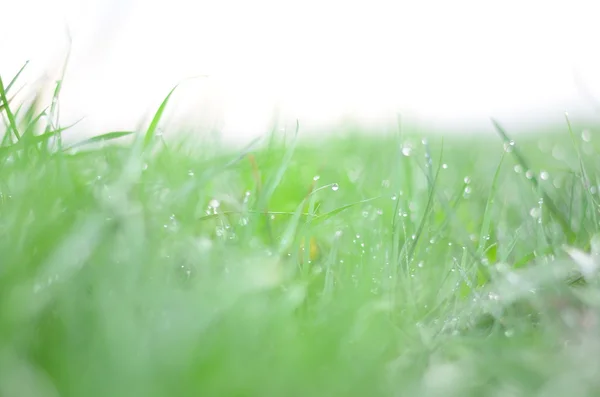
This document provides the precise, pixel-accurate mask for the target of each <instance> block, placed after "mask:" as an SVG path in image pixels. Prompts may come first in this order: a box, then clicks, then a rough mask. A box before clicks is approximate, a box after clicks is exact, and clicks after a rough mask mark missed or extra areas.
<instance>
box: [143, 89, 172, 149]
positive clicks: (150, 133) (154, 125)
mask: <svg viewBox="0 0 600 397" xmlns="http://www.w3.org/2000/svg"><path fill="white" fill-rule="evenodd" d="M177 87H179V84H177V85H176V86H175V87H173V88H171V91H169V93H168V94H167V96H166V97H165V99H163V101H162V103H161V104H160V106H159V107H158V109H157V110H156V113H154V117H152V121H151V122H150V125H149V126H148V129H147V130H146V134H145V135H144V148H147V147H148V146H150V144H151V143H152V141H153V140H154V137H155V136H156V130H157V129H158V123H159V122H160V120H161V119H162V116H163V114H164V112H165V109H166V107H167V104H168V103H169V99H171V95H173V92H175V89H177Z"/></svg>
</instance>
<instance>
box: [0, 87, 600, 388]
mask: <svg viewBox="0 0 600 397" xmlns="http://www.w3.org/2000/svg"><path fill="white" fill-rule="evenodd" d="M11 89H12V90H14V88H12V87H11V86H10V84H0V94H1V95H0V106H1V111H2V117H3V120H4V126H3V127H1V128H3V129H2V130H0V131H1V132H3V144H2V146H1V147H0V233H1V236H0V237H1V238H0V396H166V395H180V396H196V395H201V396H263V397H264V396H424V397H425V396H498V397H501V396H502V397H504V396H507V397H508V396H511V397H512V396H564V395H569V396H570V397H574V396H596V395H599V394H600V377H598V376H597V375H598V374H599V373H600V358H599V357H600V338H598V335H599V331H600V323H599V322H598V315H599V314H600V286H599V283H598V277H597V274H596V269H597V266H598V264H600V262H599V259H598V255H600V235H598V234H597V232H598V228H599V223H598V220H599V217H600V213H599V212H598V209H599V207H598V204H599V201H600V197H599V196H598V194H599V193H598V189H599V187H600V186H599V184H600V181H599V179H598V177H599V172H600V162H599V160H598V159H599V157H598V153H599V149H600V147H599V142H600V138H598V136H597V135H596V131H595V130H592V131H590V130H585V129H584V128H585V126H575V125H574V126H573V127H570V125H569V123H568V122H567V120H566V121H565V124H564V125H563V126H556V128H555V131H556V132H555V133H552V134H539V135H535V134H534V135H527V136H520V137H512V138H513V139H515V141H511V138H510V137H508V136H505V135H503V134H505V133H504V132H503V130H502V127H501V126H500V125H497V126H496V127H497V129H498V132H499V134H498V136H497V137H489V136H488V137H486V138H476V137H457V136H447V137H442V136H441V135H431V136H426V135H423V134H420V133H418V132H416V131H411V130H400V131H398V132H395V133H393V134H388V135H385V134H379V135H368V134H367V132H368V131H363V133H361V132H360V131H359V132H356V131H350V132H348V134H347V135H346V136H345V137H343V138H341V137H330V138H320V139H319V141H318V142H316V141H310V140H308V139H303V138H302V126H301V125H300V126H299V133H296V131H287V133H286V134H273V135H269V136H267V137H266V138H265V139H264V140H263V141H261V142H257V143H255V144H254V145H251V146H249V147H248V148H246V149H244V150H238V149H235V150H234V149H228V148H227V147H224V146H219V145H217V144H206V143H204V144H202V142H199V141H194V140H193V139H191V138H183V137H179V138H172V139H164V137H162V136H161V135H160V134H157V125H158V122H159V120H160V117H161V115H162V112H163V110H164V106H161V108H160V109H159V110H158V111H157V113H156V115H155V118H154V120H153V121H152V122H151V123H149V126H148V127H147V129H145V130H143V131H140V132H139V133H137V134H129V133H128V132H119V133H109V134H107V135H104V136H100V137H95V138H92V139H90V140H87V141H85V142H82V144H81V145H73V146H71V147H67V146H66V145H65V144H64V143H63V142H62V140H61V139H60V137H61V134H62V130H61V129H60V128H59V127H58V126H57V125H56V123H55V122H54V120H55V116H56V108H55V106H51V107H50V108H48V109H47V110H46V112H45V113H44V115H41V114H40V113H36V112H35V111H34V108H28V107H22V108H19V107H18V106H17V104H13V103H12V102H11V101H10V91H11ZM58 92H59V90H57V92H56V95H57V96H58ZM163 105H166V102H165V103H164V104H163ZM38 116H40V117H38ZM34 126H35V128H34ZM64 133H65V134H68V130H67V131H66V132H64ZM509 133H510V132H509ZM125 135H129V136H125ZM117 138H118V139H117Z"/></svg>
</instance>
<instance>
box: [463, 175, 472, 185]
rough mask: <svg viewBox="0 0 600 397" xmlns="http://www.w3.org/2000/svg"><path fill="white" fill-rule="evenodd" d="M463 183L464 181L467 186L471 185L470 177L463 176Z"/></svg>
mask: <svg viewBox="0 0 600 397" xmlns="http://www.w3.org/2000/svg"><path fill="white" fill-rule="evenodd" d="M463 181H464V182H465V183H467V184H468V183H471V177H469V176H465V178H464V179H463Z"/></svg>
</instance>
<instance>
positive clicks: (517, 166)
mask: <svg viewBox="0 0 600 397" xmlns="http://www.w3.org/2000/svg"><path fill="white" fill-rule="evenodd" d="M514 170H515V172H516V173H517V174H520V173H522V172H523V167H521V165H520V164H517V165H515V167H514Z"/></svg>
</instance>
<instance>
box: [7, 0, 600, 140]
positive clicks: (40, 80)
mask: <svg viewBox="0 0 600 397" xmlns="http://www.w3.org/2000/svg"><path fill="white" fill-rule="evenodd" d="M594 3H595V2H594V1H590V0H569V1H565V0H556V1H527V0H519V1H517V0H503V1H467V0H456V1H452V2H448V1H432V0H425V1H423V0H419V1H416V0H412V1H406V0H397V1H391V0H372V1H369V2H366V1H353V2H342V1H331V0H330V1H327V0H320V1H316V0H303V1H286V0H255V1H252V2H249V1H236V0H218V1H217V0H213V1H208V0H200V1H193V2H191V1H184V0H170V1H168V2H158V1H151V0H146V1H142V0H55V1H52V2H49V1H45V0H1V1H0V4H1V6H0V12H1V13H2V15H3V18H2V20H3V21H2V24H1V25H0V34H1V35H0V74H1V76H2V77H3V79H4V81H5V84H6V82H7V81H8V80H10V78H11V77H12V76H13V75H14V74H15V73H16V72H17V71H18V70H19V68H20V67H21V66H22V64H23V63H24V62H25V61H26V60H29V61H30V64H29V65H28V67H27V69H26V73H24V75H23V77H22V79H21V80H20V82H21V84H20V85H25V89H24V91H23V92H22V93H23V95H26V94H28V93H31V92H32V91H33V90H36V89H39V87H41V86H44V84H46V85H47V87H49V88H48V91H47V92H50V91H51V89H52V88H53V87H52V84H53V82H54V81H55V80H57V79H59V78H60V75H61V73H62V68H63V64H64V61H65V59H66V56H67V53H68V50H69V49H70V58H69V62H68V65H67V70H66V79H65V83H64V88H63V92H62V95H61V102H60V103H61V107H60V112H61V113H60V115H61V121H62V124H63V125H66V124H69V123H71V122H74V121H77V120H79V119H81V118H84V119H83V120H82V121H81V122H80V123H79V124H78V125H77V126H76V127H75V128H74V129H73V130H72V131H71V133H70V135H71V136H73V134H85V135H90V134H97V133H102V132H108V131H111V130H124V129H132V128H135V127H136V126H138V125H139V123H140V122H141V121H143V120H147V119H148V117H150V116H151V114H152V113H153V112H154V111H155V110H156V107H157V106H158V105H159V104H160V102H161V101H162V99H163V98H164V96H165V95H166V94H167V93H168V91H169V90H170V89H171V88H172V87H173V86H174V85H175V84H177V83H180V82H182V81H184V80H185V79H189V78H192V77H194V78H193V79H189V80H185V82H184V83H183V85H182V86H180V88H179V89H178V91H176V94H175V96H174V97H173V99H174V102H173V103H172V105H173V106H170V107H169V115H170V117H171V118H172V119H173V120H180V121H181V122H182V123H184V125H185V126H187V127H189V128H190V129H194V130H195V131H198V133H214V132H220V133H222V134H223V135H224V136H225V137H226V138H232V139H235V140H239V139H241V138H244V139H245V138H249V137H253V136H256V135H259V134H263V133H265V132H267V131H268V130H269V129H270V128H271V125H272V122H273V120H274V117H275V116H276V115H277V116H278V117H279V120H280V122H281V125H286V124H290V123H291V122H293V121H294V120H295V119H299V120H300V123H301V125H302V126H304V128H305V129H306V130H311V129H315V130H316V129H320V130H323V129H324V128H325V129H326V128H327V127H329V126H333V125H337V124H339V123H340V122H342V121H344V122H348V121H352V122H356V123H360V124H363V125H372V126H374V127H375V128H374V130H376V129H378V128H381V127H382V126H389V125H394V124H395V120H396V118H397V116H398V115H399V114H400V115H401V117H402V119H403V120H406V122H408V123H411V124H413V125H416V126H418V127H419V128H422V129H427V130H446V131H456V132H461V131H462V132H473V131H475V132H481V133H485V132H489V131H492V128H491V125H490V122H489V118H490V117H495V118H497V119H499V120H502V121H503V123H504V124H505V125H506V126H507V127H508V128H511V130H513V131H527V130H528V129H531V128H535V126H536V125H548V124H554V123H564V112H565V111H568V112H569V114H570V116H571V117H572V118H575V119H578V120H583V119H586V120H592V121H595V120H596V119H597V118H598V117H599V116H600V110H598V109H599V108H600V105H599V104H598V102H600V54H599V51H598V43H597V38H598V37H600V36H599V35H598V32H599V27H598V23H597V13H596V6H595V4H594ZM48 84H49V85H48Z"/></svg>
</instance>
